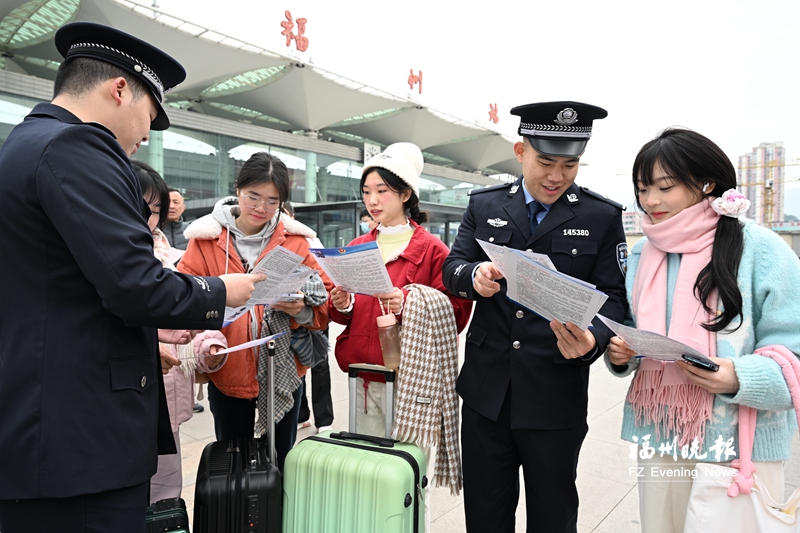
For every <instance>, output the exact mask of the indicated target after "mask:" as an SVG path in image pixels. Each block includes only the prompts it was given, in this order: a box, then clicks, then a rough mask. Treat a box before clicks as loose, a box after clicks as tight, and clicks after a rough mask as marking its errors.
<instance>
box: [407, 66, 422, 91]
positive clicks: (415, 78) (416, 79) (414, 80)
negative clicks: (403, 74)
mask: <svg viewBox="0 0 800 533" xmlns="http://www.w3.org/2000/svg"><path fill="white" fill-rule="evenodd" d="M410 72H411V73H410V74H409V75H408V86H409V88H411V90H412V91H413V90H414V85H416V84H418V83H419V94H422V71H421V70H420V71H419V74H418V75H414V69H413V68H412V69H410Z"/></svg>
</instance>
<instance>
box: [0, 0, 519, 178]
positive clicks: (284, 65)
mask: <svg viewBox="0 0 800 533" xmlns="http://www.w3.org/2000/svg"><path fill="white" fill-rule="evenodd" d="M74 21H86V22H97V23H100V24H105V25H108V26H112V27H114V28H119V29H121V30H123V31H126V32H128V33H131V34H133V35H136V36H137V37H139V38H141V39H144V40H145V41H148V42H150V43H152V44H154V45H156V46H158V47H159V48H161V49H163V50H164V51H166V52H167V53H169V54H170V55H172V56H173V57H175V58H176V59H177V60H178V61H180V62H181V63H182V64H183V66H184V67H185V68H186V72H187V78H186V81H185V82H184V83H182V84H181V85H180V86H178V87H177V88H176V89H175V90H174V91H173V92H171V93H170V94H168V96H167V101H166V102H167V105H168V106H171V107H178V108H182V109H188V110H190V111H195V112H198V113H204V114H207V115H211V116H217V117H223V118H227V119H232V120H239V121H245V122H248V123H252V124H256V125H260V126H264V127H268V128H273V129H278V130H282V131H291V132H293V133H299V134H304V135H309V136H315V137H318V138H321V139H327V140H332V141H334V142H339V143H343V144H348V145H352V146H357V147H359V148H361V147H363V143H364V142H370V143H374V144H380V145H383V146H385V145H388V144H391V143H394V142H400V141H409V142H413V143H415V144H417V145H418V146H419V147H420V148H421V149H422V151H423V153H424V154H425V159H426V160H427V161H428V162H430V163H434V164H437V165H441V166H446V167H451V168H455V169H458V170H466V171H480V172H482V173H484V174H498V173H507V174H514V175H516V174H519V172H520V165H519V163H518V162H517V160H516V159H515V158H514V157H513V150H512V145H513V143H514V140H513V139H511V138H509V137H506V136H504V135H501V134H499V133H497V132H495V131H493V130H490V129H488V128H485V127H481V126H478V125H475V124H472V123H469V122H466V121H464V120H460V119H457V118H455V117H452V116H450V115H447V114H445V113H441V112H438V111H435V110H433V109H430V108H427V107H425V106H422V105H421V104H420V103H419V102H415V101H413V100H410V99H408V98H403V97H400V96H396V95H392V94H390V93H387V92H385V91H381V90H380V89H376V88H373V87H369V86H367V85H364V84H362V83H359V82H357V81H354V80H351V79H348V78H344V77H342V76H338V75H336V74H334V73H332V72H330V71H327V70H325V69H322V68H319V67H316V66H314V65H312V64H308V63H302V62H301V61H300V60H298V59H297V58H292V57H288V56H285V55H281V54H279V53H276V52H272V51H270V50H267V49H264V48H261V47H259V46H255V45H252V44H249V43H246V42H243V41H240V40H238V39H236V38H235V37H231V36H227V35H223V34H221V33H218V32H215V31H213V30H211V29H208V28H204V27H201V26H198V25H195V24H192V23H190V22H187V21H184V20H181V19H178V18H175V17H173V16H171V15H167V14H164V13H161V12H159V11H158V9H157V8H153V7H150V6H146V5H142V4H137V3H132V2H128V1H126V0H29V1H24V0H10V1H9V0H5V1H3V2H2V3H0V70H2V69H5V70H9V71H14V72H18V73H24V74H28V75H32V76H37V77H41V78H46V79H50V80H53V79H55V73H56V70H57V68H58V66H59V64H60V61H61V60H62V58H61V56H60V55H59V54H58V52H57V51H56V48H55V45H54V43H53V37H54V35H55V31H56V30H57V29H58V28H59V27H60V26H62V25H64V24H66V23H69V22H74ZM168 109H169V108H168Z"/></svg>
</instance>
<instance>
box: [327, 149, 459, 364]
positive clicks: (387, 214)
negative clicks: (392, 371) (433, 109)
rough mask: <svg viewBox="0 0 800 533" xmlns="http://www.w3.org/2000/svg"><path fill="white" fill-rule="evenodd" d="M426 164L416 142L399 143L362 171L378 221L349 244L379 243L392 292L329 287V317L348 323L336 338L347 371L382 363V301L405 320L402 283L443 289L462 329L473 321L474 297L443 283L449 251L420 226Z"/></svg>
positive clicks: (364, 188) (366, 194) (363, 184)
mask: <svg viewBox="0 0 800 533" xmlns="http://www.w3.org/2000/svg"><path fill="white" fill-rule="evenodd" d="M422 165H423V160H422V152H421V151H420V149H419V148H418V147H417V146H416V145H415V144H412V143H396V144H392V145H390V146H388V147H387V148H386V150H385V151H384V152H383V153H382V154H379V155H377V156H375V157H373V158H372V159H370V160H369V161H368V162H367V164H366V165H365V166H364V170H363V171H362V173H361V193H362V195H363V198H364V204H365V205H366V207H367V210H368V211H369V214H370V215H371V216H372V218H373V219H374V220H375V222H377V223H378V225H377V226H376V227H375V228H373V229H372V230H371V231H370V232H369V233H367V234H366V235H362V236H361V237H358V238H356V239H355V240H353V241H352V242H351V243H350V244H351V245H354V244H362V243H365V242H370V241H377V243H378V248H379V249H380V252H381V256H382V257H383V260H384V262H385V263H386V270H387V271H388V272H389V278H390V279H391V280H392V283H393V284H394V291H393V292H390V293H387V294H378V295H375V296H365V295H362V294H351V293H348V292H345V291H343V290H342V288H341V287H336V288H334V289H333V290H332V291H331V300H330V307H329V312H330V318H331V319H332V320H334V321H335V322H338V323H339V324H344V325H345V326H347V327H346V328H345V330H344V332H343V333H342V334H341V335H339V337H338V338H337V339H336V360H337V361H338V363H339V367H340V368H341V369H342V370H343V371H345V372H346V371H347V366H348V365H349V364H351V363H372V364H378V365H381V364H383V354H382V352H381V346H380V342H379V340H378V327H377V323H376V321H375V320H376V318H377V317H378V316H380V315H381V314H382V311H381V304H382V305H383V308H384V310H386V312H392V313H394V314H395V315H396V316H397V320H398V322H400V323H402V321H403V303H404V302H405V298H406V296H407V295H408V291H406V290H405V289H404V288H403V287H404V286H406V285H408V284H410V283H419V284H421V285H427V286H429V287H433V288H435V289H438V290H440V291H442V292H443V293H445V294H446V295H447V296H448V298H450V301H451V302H452V303H453V313H454V314H455V319H456V325H457V327H458V331H459V332H460V331H462V330H463V329H464V328H465V327H466V325H467V322H468V321H469V316H470V312H471V311H472V301H471V300H463V299H461V298H458V297H456V296H453V295H452V294H450V293H449V292H448V291H447V289H445V287H444V285H443V284H442V263H444V260H445V258H446V257H447V254H448V253H449V252H450V250H448V248H447V246H446V245H445V244H444V243H443V242H442V241H441V240H440V239H438V238H437V237H434V236H433V235H431V234H430V233H429V232H428V231H427V230H426V229H425V228H423V227H422V226H420V224H422V223H423V222H426V221H427V219H428V216H427V213H424V212H420V210H419V178H420V174H421V173H422ZM379 299H380V301H381V303H379V302H378V300H379Z"/></svg>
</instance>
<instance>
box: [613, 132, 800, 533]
mask: <svg viewBox="0 0 800 533" xmlns="http://www.w3.org/2000/svg"><path fill="white" fill-rule="evenodd" d="M633 184H634V187H635V190H636V198H637V204H638V206H639V207H640V208H641V210H642V211H643V212H644V214H643V216H642V230H643V232H644V234H645V238H644V239H641V240H640V241H639V242H637V243H636V245H635V246H634V247H633V250H632V251H631V254H630V256H629V257H628V271H627V277H626V287H627V293H628V302H629V304H630V308H631V315H632V319H633V321H634V323H635V324H636V326H637V327H638V328H640V329H644V330H649V331H655V332H656V333H661V334H664V335H667V336H668V337H670V338H674V339H676V340H679V341H681V342H683V343H684V344H688V345H689V346H691V347H693V348H695V349H697V350H699V351H700V352H702V353H704V354H706V355H708V356H710V357H711V358H712V359H713V360H714V362H716V363H718V364H719V365H720V369H719V371H718V372H712V371H710V370H705V369H702V368H697V367H694V366H691V365H689V364H687V363H685V362H683V361H678V362H668V363H665V362H661V361H658V360H655V359H649V358H644V359H638V358H634V357H633V356H634V355H635V353H634V352H633V351H632V350H630V348H629V347H628V345H627V344H626V343H625V342H624V341H623V340H622V339H620V338H619V337H614V338H612V339H611V343H610V345H609V347H608V351H607V352H606V355H605V358H606V363H607V365H608V367H609V369H610V370H611V371H612V372H613V373H615V374H616V375H619V376H627V375H628V374H630V373H631V372H634V371H635V372H636V375H635V376H634V378H633V381H632V382H631V387H630V390H629V392H628V396H627V398H626V402H625V410H624V415H623V422H622V438H623V439H625V440H627V441H629V442H631V443H632V444H631V456H632V458H633V455H634V454H635V455H636V458H637V460H638V463H639V464H638V466H639V467H643V468H640V469H638V470H637V472H638V475H639V477H638V481H639V482H640V483H639V502H640V512H641V518H642V532H643V533H653V532H657V533H661V532H675V533H681V532H682V531H683V528H684V522H685V519H686V508H687V504H688V501H689V494H690V491H691V486H692V484H691V481H692V470H693V468H694V465H695V464H696V463H697V462H699V461H702V462H719V463H725V464H727V463H728V462H729V461H731V460H732V459H735V458H736V447H737V446H738V423H737V422H738V410H739V405H746V406H748V407H752V408H755V409H758V418H757V425H756V435H755V443H754V447H753V455H752V458H753V460H754V461H755V464H756V467H757V471H758V475H759V477H760V479H761V480H762V481H763V482H764V484H765V485H766V487H767V489H768V490H769V491H770V494H771V495H772V496H773V498H775V499H776V500H778V501H782V499H781V498H782V493H783V461H785V460H787V459H789V458H790V455H791V439H792V434H793V433H794V431H795V429H796V425H797V423H796V422H795V417H794V415H793V413H792V412H791V409H792V401H791V398H790V395H789V390H788V387H787V385H786V382H785V381H784V378H783V375H782V373H781V370H780V368H779V366H778V364H777V363H776V362H775V361H773V360H772V359H769V358H767V357H762V356H760V355H757V354H755V353H754V352H755V351H756V349H758V348H760V347H763V346H768V345H773V344H780V345H783V346H785V347H786V348H788V349H789V350H791V351H792V352H793V353H795V354H798V353H800V328H798V326H797V317H798V316H800V262H799V261H798V258H797V256H796V255H795V254H794V252H793V251H792V250H791V249H790V248H789V247H788V246H787V245H786V243H784V242H783V240H782V239H781V238H780V237H778V236H777V235H776V234H775V233H774V232H772V231H770V230H768V229H766V228H763V227H760V226H758V225H756V224H755V223H753V222H752V221H751V220H740V219H739V216H740V215H741V214H743V212H744V211H746V210H747V208H748V207H749V201H748V200H747V199H746V198H745V197H744V196H742V195H741V194H739V193H738V192H736V191H735V189H734V188H735V187H736V172H735V170H734V168H733V165H732V164H731V162H730V160H729V159H728V157H727V156H726V155H725V154H724V152H722V150H721V149H720V148H719V147H718V146H717V145H716V144H714V143H713V142H712V141H710V140H709V139H708V138H706V137H704V136H702V135H700V134H698V133H695V132H693V131H690V130H685V129H677V128H672V129H668V130H665V131H664V132H662V133H661V134H660V135H659V136H658V137H656V138H655V139H654V140H652V141H650V142H649V143H647V144H645V145H644V146H643V147H642V149H641V150H640V151H639V154H638V155H637V157H636V160H635V162H634V165H633ZM654 466H658V467H659V468H653V467H654Z"/></svg>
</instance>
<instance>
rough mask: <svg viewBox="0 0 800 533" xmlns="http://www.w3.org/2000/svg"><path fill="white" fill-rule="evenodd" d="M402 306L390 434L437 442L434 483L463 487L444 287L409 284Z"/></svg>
mask: <svg viewBox="0 0 800 533" xmlns="http://www.w3.org/2000/svg"><path fill="white" fill-rule="evenodd" d="M405 289H406V290H408V297H407V298H406V302H405V306H404V308H403V328H402V332H401V334H400V353H401V358H400V371H399V372H398V376H397V400H396V404H395V406H396V407H395V425H394V428H393V433H392V434H393V436H394V438H396V439H398V440H400V441H403V442H413V443H415V444H417V445H419V446H437V447H438V448H437V452H436V471H435V478H436V486H437V487H439V486H442V485H446V486H449V487H450V493H451V494H456V495H457V494H458V493H459V492H460V491H461V488H462V478H461V450H460V447H459V441H458V397H457V396H456V378H457V376H458V331H457V329H456V319H455V314H454V313H453V304H452V303H451V302H450V299H449V298H448V297H447V296H446V295H445V294H444V293H442V292H440V291H438V290H436V289H433V288H431V287H427V286H425V285H418V284H411V285H407V286H406V287H405Z"/></svg>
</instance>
